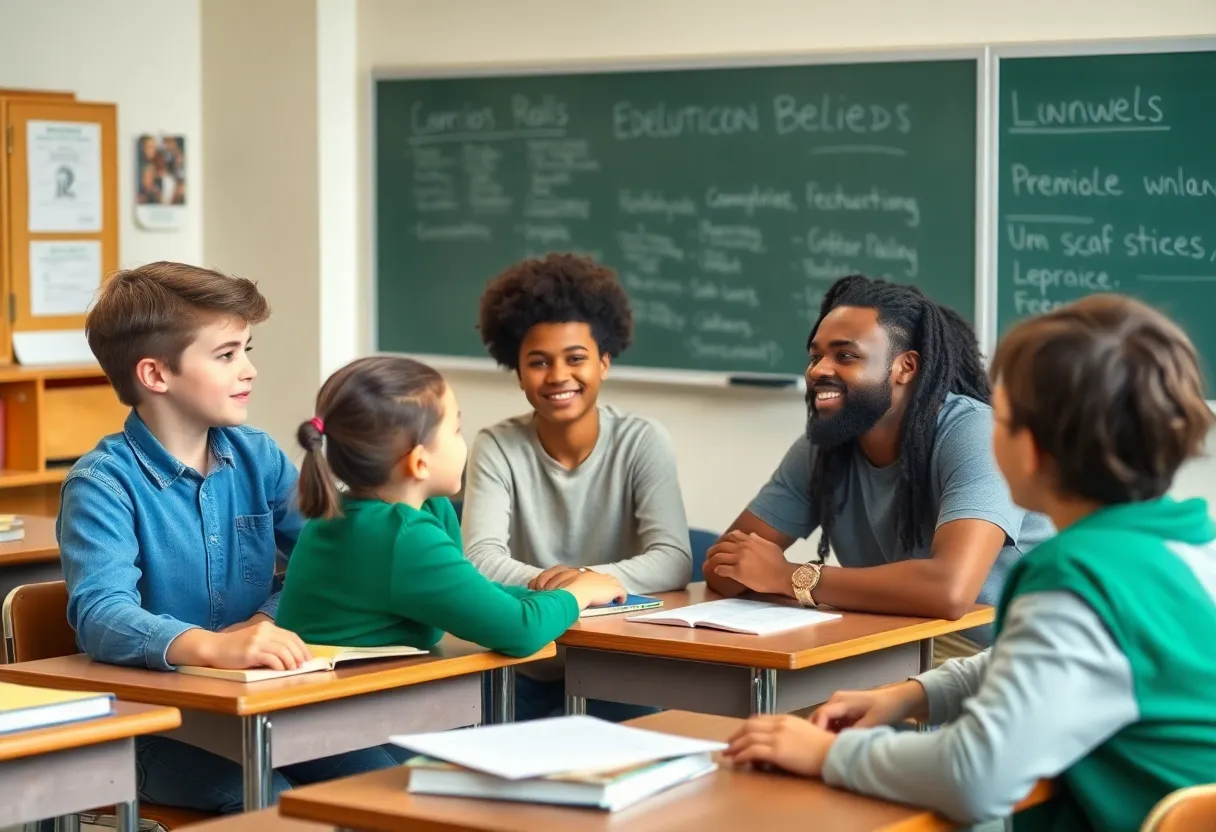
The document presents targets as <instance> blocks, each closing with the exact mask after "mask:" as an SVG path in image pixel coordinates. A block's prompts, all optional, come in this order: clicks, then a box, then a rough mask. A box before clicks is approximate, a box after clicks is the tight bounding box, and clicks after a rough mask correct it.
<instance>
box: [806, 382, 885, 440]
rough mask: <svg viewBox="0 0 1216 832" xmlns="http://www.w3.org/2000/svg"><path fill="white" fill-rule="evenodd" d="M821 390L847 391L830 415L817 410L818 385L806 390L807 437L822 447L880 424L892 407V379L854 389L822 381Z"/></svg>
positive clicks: (853, 436)
mask: <svg viewBox="0 0 1216 832" xmlns="http://www.w3.org/2000/svg"><path fill="white" fill-rule="evenodd" d="M819 390H839V391H841V392H842V393H844V404H843V405H841V407H840V409H839V410H838V411H836V412H835V413H833V414H832V415H830V416H820V415H819V412H818V411H817V410H815V392H816V390H815V388H814V387H810V388H808V389H807V391H806V437H807V439H809V440H811V444H812V445H817V446H819V447H821V448H836V447H839V446H841V445H843V444H845V443H846V442H852V441H853V440H854V439H856V438H857V437H859V436H861V435H862V434H863V433H865V432H866V431H868V430H869V429H870V428H872V427H874V426H875V425H877V424H878V420H879V419H881V418H882V417H883V416H885V415H886V413H887V411H888V410H890V409H891V382H890V380H889V379H884V380H883V381H881V382H879V383H877V384H872V385H868V386H866V387H859V386H854V387H852V388H851V389H850V388H845V387H844V385H842V384H841V385H838V384H822V383H821V384H820V385H819Z"/></svg>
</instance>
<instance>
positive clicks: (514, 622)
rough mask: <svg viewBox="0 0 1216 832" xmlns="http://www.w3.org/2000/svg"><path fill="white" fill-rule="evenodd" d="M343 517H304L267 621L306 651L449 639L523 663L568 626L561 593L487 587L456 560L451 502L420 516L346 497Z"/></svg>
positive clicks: (431, 504) (570, 612)
mask: <svg viewBox="0 0 1216 832" xmlns="http://www.w3.org/2000/svg"><path fill="white" fill-rule="evenodd" d="M343 512H344V516H342V517H339V518H336V519H333V520H310V521H309V522H308V523H307V524H306V525H305V526H304V529H303V530H302V531H301V532H300V538H299V540H298V542H297V543H296V546H295V550H294V551H293V552H292V555H291V560H290V562H289V564H288V567H287V578H286V581H285V582H284V587H283V594H282V597H281V599H280V601H279V610H278V615H277V616H276V619H275V623H277V624H278V625H279V626H280V627H283V628H285V629H288V630H292V631H294V632H295V633H297V634H298V635H299V636H300V638H302V639H303V640H304V641H305V642H307V643H309V644H333V645H341V646H353V647H382V646H389V645H409V646H412V647H418V648H422V649H430V648H431V647H433V646H434V645H435V644H436V642H438V641H439V639H441V638H442V637H443V634H444V633H451V634H452V635H454V636H456V637H457V638H461V639H464V640H465V641H471V642H474V643H476V644H480V645H482V646H483V647H489V648H490V649H492V650H497V651H499V652H502V653H506V654H507V655H511V656H528V655H531V654H533V653H535V652H536V651H537V650H539V649H540V648H542V647H543V646H544V645H546V644H548V643H549V642H550V641H553V639H555V638H556V637H557V636H559V635H561V634H562V633H563V632H565V631H566V629H567V628H568V627H569V626H570V625H571V624H573V623H574V622H575V621H576V620H577V619H578V614H579V609H578V603H577V602H576V601H575V599H574V596H573V595H571V594H570V593H569V592H566V591H565V590H556V591H553V592H532V591H529V590H527V589H524V588H523V587H504V586H502V585H501V584H497V583H493V582H492V581H489V580H487V579H486V578H485V577H483V576H482V575H481V573H480V572H478V571H477V569H476V567H474V566H473V565H472V564H471V563H469V561H468V560H466V559H465V557H464V554H463V551H462V547H461V541H460V525H459V523H458V521H457V519H456V512H455V510H453V508H452V504H451V503H450V502H449V501H448V500H447V499H444V498H437V499H432V500H428V501H427V502H425V503H424V504H423V505H422V508H421V509H415V508H411V507H410V506H407V505H404V504H401V503H385V502H382V501H380V500H347V501H346V502H345V503H344V504H343Z"/></svg>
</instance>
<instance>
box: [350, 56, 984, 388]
mask: <svg viewBox="0 0 1216 832" xmlns="http://www.w3.org/2000/svg"><path fill="white" fill-rule="evenodd" d="M946 60H972V61H975V77H976V84H975V94H976V125H975V130H976V143H975V146H976V158H975V187H976V194H975V205H976V220H975V226H974V234H975V309H974V310H973V313H974V320H975V327H976V335H977V336H978V338H979V342H980V345H981V346H984V345H986V344H990V343H995V338H996V272H990V271H989V269H990V268H991V267H992V266H993V265H994V264H995V262H996V252H995V251H993V250H990V249H991V247H992V244H993V241H994V240H995V239H996V238H995V237H993V236H992V233H991V229H992V228H995V227H996V218H995V216H990V214H992V213H993V212H994V211H995V206H996V199H995V195H994V194H993V188H994V187H995V184H996V183H995V180H993V179H992V175H993V172H994V171H995V169H996V166H995V164H994V163H990V159H991V158H992V156H993V155H994V153H993V151H994V150H995V145H994V144H993V142H994V140H995V136H994V135H992V132H991V131H992V127H993V125H994V124H995V111H996V110H997V109H998V105H999V99H993V98H992V93H993V91H994V90H996V89H997V87H996V85H995V83H994V82H993V80H992V79H991V78H990V77H989V74H990V73H991V72H992V70H993V68H994V67H995V65H996V64H995V62H994V60H993V58H992V50H991V47H988V46H983V45H979V46H948V47H939V48H934V47H927V48H918V49H910V48H896V49H876V50H875V49H865V50H852V49H849V50H832V51H824V52H796V53H784V52H783V53H761V54H751V55H689V56H682V57H678V58H668V57H666V56H665V57H662V58H649V59H648V58H637V59H605V60H599V61H569V62H567V61H553V62H544V63H533V62H527V63H484V64H482V63H477V64H444V65H419V66H417V67H413V66H402V67H383V68H381V67H377V68H373V69H372V72H371V77H370V78H369V80H368V92H367V96H368V97H367V100H368V108H367V109H368V124H367V143H366V145H365V150H366V152H367V154H368V159H369V169H368V175H369V176H370V177H371V181H370V183H369V187H368V188H367V196H366V199H367V200H368V201H367V203H365V207H366V210H367V217H368V218H369V222H368V223H367V225H368V228H367V231H366V234H367V237H366V238H365V239H366V241H367V242H368V245H369V255H368V266H369V269H370V274H369V275H368V277H369V279H368V280H367V281H366V289H365V291H366V292H367V293H368V297H367V298H366V301H367V304H368V306H367V309H368V317H367V318H366V320H367V321H368V336H369V340H370V346H371V349H372V350H373V351H376V350H377V347H378V345H379V343H380V333H379V316H378V314H377V313H378V309H377V285H378V281H379V264H378V263H377V255H376V228H377V225H378V223H377V221H376V205H377V187H376V169H377V165H376V161H377V160H376V85H377V84H378V83H379V82H380V81H392V80H418V79H425V78H435V79H442V78H476V77H495V78H502V77H510V76H525V75H561V74H569V75H577V74H587V75H591V74H600V73H609V72H645V71H679V70H690V69H744V68H751V67H755V68H762V67H772V66H816V65H821V64H865V63H901V62H906V63H915V62H922V61H946ZM505 265H506V264H504V266H505ZM842 277H843V275H842ZM409 355H410V356H411V357H413V358H416V359H418V360H420V361H425V362H427V363H428V364H431V365H432V366H434V367H435V368H437V369H439V370H445V369H450V370H465V371H481V372H484V371H490V370H493V371H498V370H499V367H498V365H497V364H495V363H494V361H493V360H492V359H490V358H489V357H486V358H469V357H466V356H453V355H438V354H428V353H409ZM612 374H613V378H614V379H617V380H621V381H630V382H642V383H656V384H673V385H692V386H700V387H732V386H739V387H740V388H741V389H751V390H753V391H754V390H755V387H754V386H752V385H747V384H740V381H745V380H754V381H755V382H758V383H759V385H760V386H762V387H770V386H785V387H786V388H787V389H789V390H793V391H798V392H799V393H800V394H801V392H803V391H805V389H806V384H805V380H804V379H803V377H802V376H787V375H774V374H748V375H747V376H746V377H745V378H744V379H741V377H740V376H739V374H737V373H727V372H712V371H704V370H681V369H675V368H673V369H670V370H668V369H656V368H649V367H629V366H622V365H617V366H615V367H613V370H612Z"/></svg>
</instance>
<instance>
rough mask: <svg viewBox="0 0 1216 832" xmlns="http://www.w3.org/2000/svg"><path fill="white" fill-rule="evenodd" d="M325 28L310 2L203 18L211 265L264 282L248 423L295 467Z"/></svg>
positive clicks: (308, 396) (312, 293)
mask: <svg viewBox="0 0 1216 832" xmlns="http://www.w3.org/2000/svg"><path fill="white" fill-rule="evenodd" d="M316 22H317V21H316V11H315V7H314V3H313V2H304V1H303V0H255V1H254V2H247V1H246V0H207V2H206V3H204V4H203V9H202V55H203V110H204V122H203V135H204V141H205V143H206V146H207V154H208V161H209V164H208V166H207V179H206V182H205V185H206V188H207V193H208V200H207V210H206V214H205V216H204V223H205V225H206V228H207V237H206V247H205V250H204V257H203V261H204V262H205V263H206V264H207V265H208V266H211V267H214V268H217V269H221V270H224V271H227V272H232V273H236V274H241V275H244V276H246V277H250V278H253V279H255V280H257V281H258V285H259V287H260V288H261V290H262V292H263V293H264V294H265V295H266V296H267V298H268V299H269V300H270V304H271V309H272V314H271V318H270V320H269V321H268V322H267V323H265V324H263V325H261V326H259V327H258V329H257V330H256V332H255V335H254V352H253V354H252V358H253V362H254V365H255V366H256V367H257V368H258V372H259V379H258V380H257V382H255V384H254V392H253V396H252V397H251V399H250V407H249V411H250V422H251V424H253V425H256V426H258V427H261V428H263V429H264V430H267V431H269V432H270V434H271V435H272V436H274V438H275V439H276V440H277V441H278V442H279V444H280V445H282V446H283V447H284V448H285V449H286V450H287V452H288V453H289V454H291V455H292V456H293V458H296V454H295V447H296V446H295V431H296V426H297V425H298V424H299V423H300V422H301V421H302V420H303V419H306V418H308V416H309V415H311V412H312V403H313V400H314V397H315V396H316V392H317V387H318V386H319V383H320V377H321V369H320V357H319V356H320V352H319V346H318V344H319V342H320V336H319V332H320V331H321V313H320V307H321V280H320V251H321V249H320V245H319V242H318V241H319V239H320V213H319V210H318V198H319V184H318V182H319V180H318V171H319V166H318V130H317V28H316Z"/></svg>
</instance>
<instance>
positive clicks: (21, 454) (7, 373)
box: [0, 365, 128, 516]
mask: <svg viewBox="0 0 1216 832" xmlns="http://www.w3.org/2000/svg"><path fill="white" fill-rule="evenodd" d="M0 401H3V403H4V458H3V460H0V514H13V513H15V514H42V515H47V516H50V515H54V514H55V513H56V512H58V510H59V484H60V483H61V482H63V478H64V477H65V476H67V473H68V471H69V469H70V468H71V467H72V463H74V462H75V461H76V460H77V459H78V458H80V457H81V456H83V455H84V454H86V453H88V452H89V451H90V450H92V448H93V446H94V445H96V444H97V441H98V440H99V439H100V438H101V437H103V436H105V435H107V434H110V433H116V432H118V431H121V430H122V423H123V420H124V419H125V418H126V416H127V413H128V409H127V407H126V406H124V405H123V404H122V403H120V402H119V401H118V397H117V396H116V395H115V393H114V390H113V388H111V387H110V384H109V382H108V381H107V380H106V377H105V374H104V373H103V372H102V371H101V368H100V367H98V366H97V365H83V366H72V367H21V366H18V365H8V366H0Z"/></svg>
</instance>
